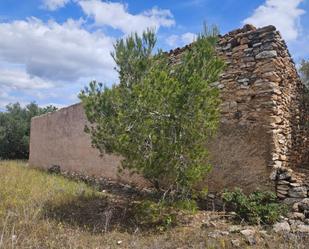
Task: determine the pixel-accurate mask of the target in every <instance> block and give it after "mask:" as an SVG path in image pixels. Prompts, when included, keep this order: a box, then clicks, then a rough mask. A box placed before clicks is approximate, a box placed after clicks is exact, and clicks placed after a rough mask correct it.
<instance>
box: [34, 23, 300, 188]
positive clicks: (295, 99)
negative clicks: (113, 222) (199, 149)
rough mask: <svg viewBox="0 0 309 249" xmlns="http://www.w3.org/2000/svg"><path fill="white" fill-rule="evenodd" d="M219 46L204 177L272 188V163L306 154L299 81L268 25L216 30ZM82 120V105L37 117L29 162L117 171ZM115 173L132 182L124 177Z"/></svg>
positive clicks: (214, 184)
mask: <svg viewBox="0 0 309 249" xmlns="http://www.w3.org/2000/svg"><path fill="white" fill-rule="evenodd" d="M185 49H190V45H189V46H186V47H184V48H181V49H175V50H173V51H171V52H170V60H171V63H177V61H178V60H179V57H180V55H181V53H182V52H183V51H184V50H185ZM217 52H218V54H219V56H220V57H222V58H223V59H224V60H225V61H226V65H227V67H226V70H225V71H224V73H222V75H221V76H220V80H219V81H218V82H213V83H212V86H213V87H217V88H219V89H220V95H221V99H222V104H221V124H220V128H219V131H218V134H217V135H216V137H214V138H213V139H212V140H211V141H210V142H209V143H208V144H207V147H208V148H209V150H210V155H211V162H212V165H213V171H212V173H211V174H210V176H209V177H208V178H207V179H205V181H207V182H208V183H209V188H210V190H211V191H220V190H222V189H224V188H233V187H241V188H243V189H245V190H246V191H247V192H249V191H252V190H254V189H256V188H262V189H270V190H273V189H274V188H275V186H276V185H275V184H274V183H273V182H272V181H271V180H270V179H269V175H270V173H271V171H272V169H273V167H292V166H293V167H294V166H298V165H297V164H296V163H299V162H298V161H299V160H300V159H299V158H303V156H301V155H300V153H299V150H298V149H297V146H296V145H298V146H300V144H301V143H303V142H301V139H299V136H298V134H299V133H300V126H299V123H300V120H301V115H300V101H299V99H300V98H299V97H300V94H301V91H302V85H301V82H300V80H299V77H298V75H297V72H296V69H295V66H294V63H293V61H292V59H291V57H290V55H289V52H288V50H287V47H286V44H285V42H284V41H283V40H282V38H281V36H280V34H279V32H278V31H276V29H275V27H273V26H268V27H264V28H260V29H256V28H254V27H253V26H251V25H245V26H244V27H243V28H242V29H238V30H234V31H232V32H230V33H228V34H226V35H224V36H221V37H220V39H219V42H218V46H217ZM85 122H86V120H85V117H84V113H83V110H82V107H81V106H80V105H76V106H73V107H69V108H67V109H64V110H60V111H58V112H56V113H54V114H48V115H45V116H41V117H37V118H34V119H33V121H32V127H31V147H30V163H31V164H33V165H36V166H38V167H48V166H50V165H51V164H59V165H60V166H61V167H63V168H65V169H69V170H73V171H74V170H77V171H80V170H83V171H85V172H86V173H88V174H95V175H106V177H111V178H115V174H116V167H117V165H118V164H119V162H120V161H119V158H117V157H114V156H108V155H106V156H104V157H103V158H102V159H99V158H98V156H97V155H98V153H97V152H96V151H94V150H93V149H91V148H90V141H89V138H88V137H87V135H85V134H84V133H83V126H84V124H85ZM135 179H136V181H135V182H140V178H135ZM120 180H122V181H131V182H132V180H131V178H128V177H123V178H120ZM133 182H134V180H133Z"/></svg>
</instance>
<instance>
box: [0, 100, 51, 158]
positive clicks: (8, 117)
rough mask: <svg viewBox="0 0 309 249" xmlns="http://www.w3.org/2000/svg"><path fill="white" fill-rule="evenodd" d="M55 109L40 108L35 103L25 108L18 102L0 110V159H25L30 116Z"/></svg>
mask: <svg viewBox="0 0 309 249" xmlns="http://www.w3.org/2000/svg"><path fill="white" fill-rule="evenodd" d="M55 110H56V107H54V106H47V107H45V108H40V107H39V106H38V105H37V104H35V103H30V104H29V105H27V106H26V107H25V108H23V107H21V106H20V104H19V103H15V104H10V105H8V106H6V112H0V159H1V158H2V159H27V158H28V156H29V135H30V121H31V118H32V117H34V116H38V115H41V114H44V113H47V112H52V111H55Z"/></svg>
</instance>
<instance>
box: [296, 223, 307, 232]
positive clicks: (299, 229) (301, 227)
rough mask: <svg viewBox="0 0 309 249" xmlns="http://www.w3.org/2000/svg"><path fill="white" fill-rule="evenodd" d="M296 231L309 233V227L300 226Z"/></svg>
mask: <svg viewBox="0 0 309 249" xmlns="http://www.w3.org/2000/svg"><path fill="white" fill-rule="evenodd" d="M295 231H296V232H299V233H309V225H298V226H297V227H296V229H295Z"/></svg>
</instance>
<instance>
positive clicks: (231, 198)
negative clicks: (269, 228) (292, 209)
mask: <svg viewBox="0 0 309 249" xmlns="http://www.w3.org/2000/svg"><path fill="white" fill-rule="evenodd" d="M222 197H223V200H224V202H225V203H226V204H227V205H228V207H230V208H231V209H232V210H234V211H235V212H236V214H237V215H238V216H237V219H238V220H245V221H246V222H249V223H250V224H273V223H275V222H276V221H278V220H279V219H280V216H282V215H285V214H286V213H287V207H286V206H285V205H284V204H282V203H279V202H278V200H277V197H276V195H275V194H274V193H272V192H269V191H265V192H262V191H255V192H253V193H251V194H250V195H249V196H246V195H245V194H244V193H243V192H242V190H240V189H235V191H233V192H225V193H223V196H222Z"/></svg>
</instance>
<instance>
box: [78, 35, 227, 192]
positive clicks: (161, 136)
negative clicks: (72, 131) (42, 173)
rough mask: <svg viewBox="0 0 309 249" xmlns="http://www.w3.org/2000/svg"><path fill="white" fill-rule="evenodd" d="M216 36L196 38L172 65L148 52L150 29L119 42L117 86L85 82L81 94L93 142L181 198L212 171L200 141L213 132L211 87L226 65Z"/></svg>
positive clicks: (214, 93) (115, 55)
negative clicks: (220, 53) (110, 86)
mask: <svg viewBox="0 0 309 249" xmlns="http://www.w3.org/2000/svg"><path fill="white" fill-rule="evenodd" d="M217 35H218V33H217V29H213V30H211V31H210V32H209V31H207V32H204V33H203V34H201V35H199V37H198V38H197V40H196V41H195V42H194V43H193V44H192V45H191V46H190V48H189V49H188V50H187V51H185V52H184V53H183V54H182V55H181V57H180V61H179V63H177V64H175V65H173V66H171V65H170V61H169V58H168V55H167V54H166V53H162V52H161V51H159V52H158V53H156V54H153V49H154V47H155V44H156V37H155V34H154V33H153V32H152V31H149V30H148V31H147V32H144V33H143V35H142V37H140V36H138V35H137V34H133V35H131V36H129V37H128V38H126V39H121V40H119V41H117V43H116V44H115V46H114V48H115V52H114V53H112V56H113V58H114V60H115V62H116V64H117V68H116V70H117V71H118V73H119V78H120V83H119V85H114V86H113V87H112V88H110V89H109V88H106V87H103V86H102V84H100V83H97V82H91V83H90V85H89V87H87V88H86V89H85V90H83V91H82V92H81V94H80V99H81V100H82V103H83V105H84V108H85V111H86V115H87V117H88V120H89V121H90V123H91V124H92V125H91V126H90V127H87V130H88V132H90V134H91V138H92V143H93V145H94V146H95V147H97V148H98V149H99V150H100V151H101V152H102V153H105V152H107V153H116V154H119V155H121V156H123V157H124V158H125V159H124V160H123V162H122V168H126V169H129V170H131V172H138V173H141V174H142V175H143V176H144V177H145V178H146V179H148V180H149V181H150V182H152V183H153V184H154V186H156V187H157V188H159V187H163V188H164V190H166V191H173V192H174V191H175V192H177V193H179V194H180V195H181V196H187V195H188V194H189V193H190V191H191V189H192V186H193V184H195V183H196V182H197V181H199V180H201V179H202V178H203V177H204V176H205V174H206V173H207V172H208V170H209V169H210V165H209V164H207V158H208V153H207V150H206V148H205V143H206V141H207V139H208V138H209V136H211V135H212V134H213V133H214V131H215V130H216V128H217V124H218V120H219V118H218V115H219V112H218V105H219V98H218V90H216V89H213V88H211V87H210V86H209V83H211V82H215V81H217V80H218V77H219V74H220V73H221V71H222V69H223V67H224V63H223V61H222V60H221V59H219V58H218V57H217V55H216V52H215V44H216V42H217ZM161 183H163V185H162V184H161Z"/></svg>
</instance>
